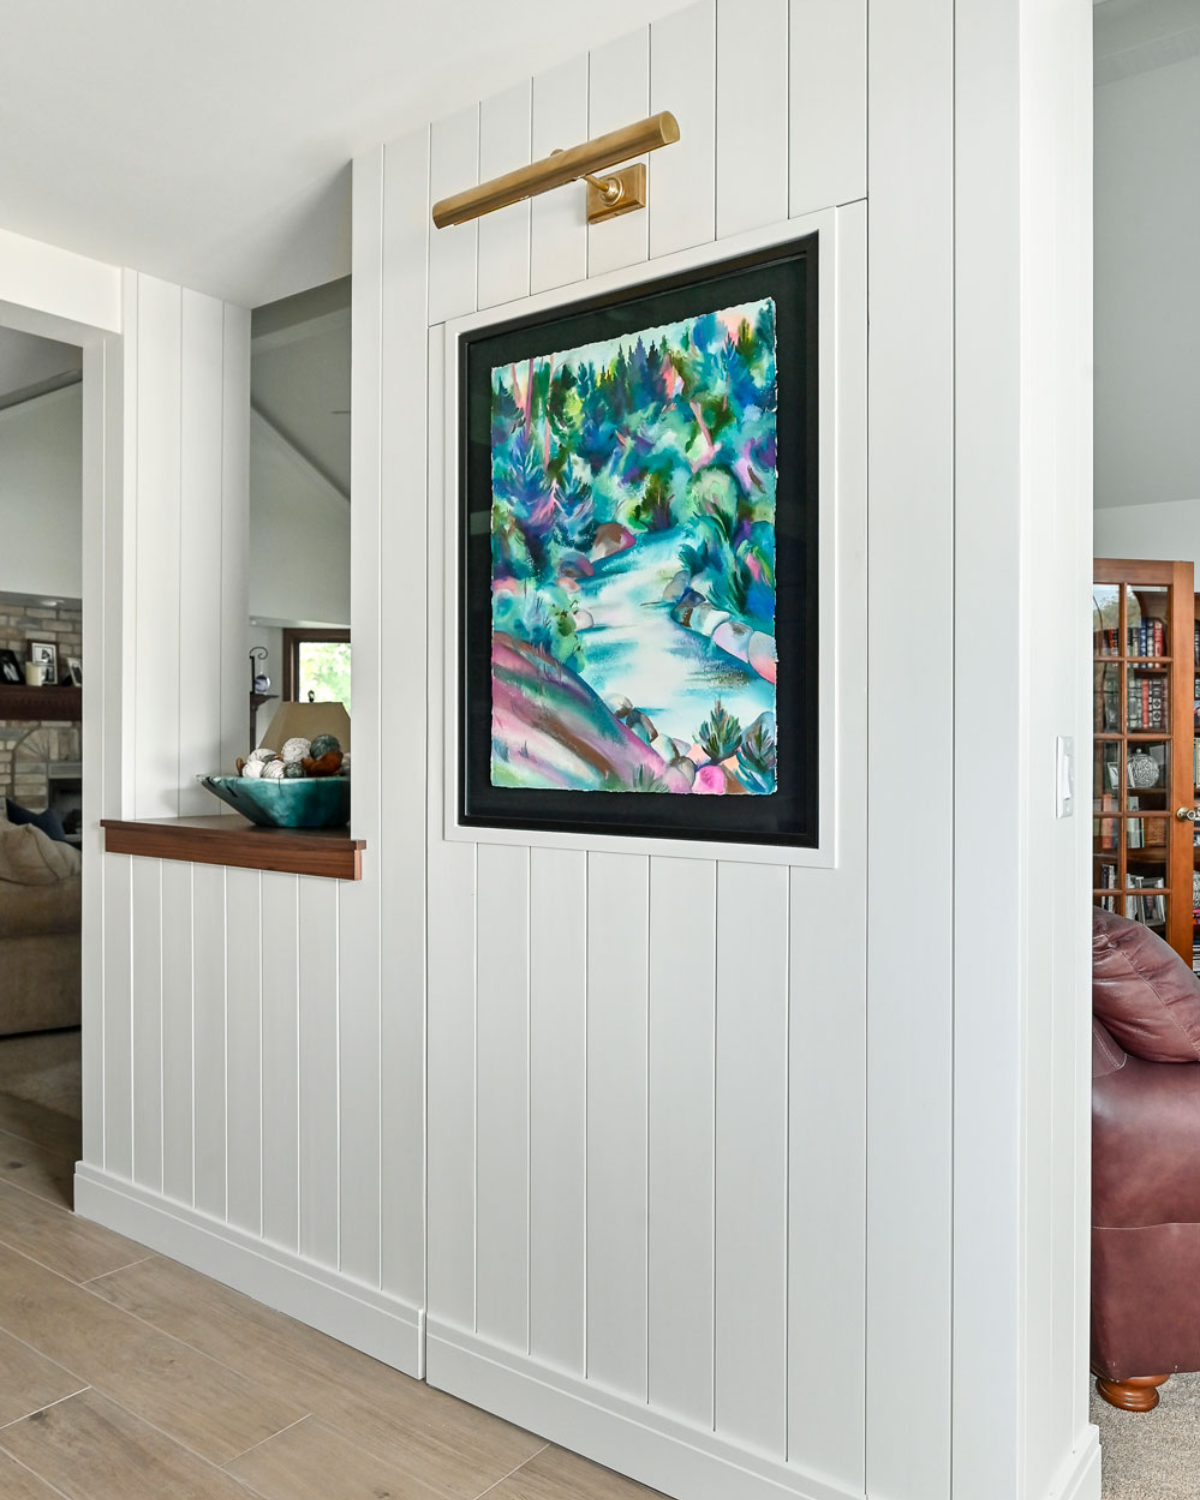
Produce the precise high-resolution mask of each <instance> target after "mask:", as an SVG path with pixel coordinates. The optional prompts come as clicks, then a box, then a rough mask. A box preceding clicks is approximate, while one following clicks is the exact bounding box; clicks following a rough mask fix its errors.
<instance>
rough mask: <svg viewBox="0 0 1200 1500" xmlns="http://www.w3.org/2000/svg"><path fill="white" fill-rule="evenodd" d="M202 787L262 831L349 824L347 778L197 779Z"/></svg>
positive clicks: (239, 777)
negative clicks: (264, 829)
mask: <svg viewBox="0 0 1200 1500" xmlns="http://www.w3.org/2000/svg"><path fill="white" fill-rule="evenodd" d="M196 780H197V781H198V782H199V783H200V785H201V786H202V787H205V788H206V789H207V790H208V791H210V792H211V793H212V794H213V796H214V797H219V798H220V799H221V801H222V802H224V803H226V804H228V806H230V807H232V808H233V810H234V812H239V813H241V815H242V816H243V817H244V818H249V819H250V821H251V822H252V823H257V824H259V826H260V827H262V828H344V827H345V826H346V824H347V823H348V822H349V821H350V778H349V777H348V776H315V777H307V776H306V777H301V778H298V779H295V780H292V779H278V780H270V781H268V780H265V779H263V778H262V777H249V776H197V778H196Z"/></svg>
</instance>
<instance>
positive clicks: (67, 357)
mask: <svg viewBox="0 0 1200 1500" xmlns="http://www.w3.org/2000/svg"><path fill="white" fill-rule="evenodd" d="M82 365H83V351H82V350H81V349H79V348H77V347H76V346H75V345H74V344H60V343H57V342H56V341H55V340H54V339H39V338H35V337H34V336H33V334H31V333H18V332H17V330H16V329H15V328H0V402H3V401H4V399H5V398H6V397H11V396H13V395H15V394H16V393H18V392H24V391H28V392H29V393H30V394H31V395H32V394H35V393H36V392H37V391H38V390H40V389H41V388H43V387H44V386H45V384H46V382H47V381H55V380H57V379H59V377H61V376H63V375H66V374H67V373H69V372H74V371H76V370H79V369H81V368H82Z"/></svg>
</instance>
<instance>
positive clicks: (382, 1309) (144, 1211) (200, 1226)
mask: <svg viewBox="0 0 1200 1500" xmlns="http://www.w3.org/2000/svg"><path fill="white" fill-rule="evenodd" d="M75 1211H76V1213H78V1214H81V1215H82V1216H83V1217H84V1218H85V1219H94V1220H95V1221H96V1223H97V1224H103V1225H104V1226H105V1227H106V1228H108V1229H115V1230H116V1231H117V1233H118V1234H124V1235H127V1236H128V1237H129V1238H130V1239H133V1240H138V1241H139V1242H140V1243H141V1244H143V1245H147V1246H149V1248H150V1249H151V1250H157V1251H159V1252H160V1253H161V1254H162V1255H167V1256H170V1257H171V1259H172V1260H178V1261H182V1262H183V1264H184V1265H185V1266H191V1267H192V1268H193V1269H194V1270H197V1271H202V1272H203V1273H204V1275H206V1276H211V1277H213V1278H214V1280H216V1281H222V1282H224V1283H225V1284H226V1285H227V1286H231V1287H233V1288H234V1289H235V1290H236V1291H239V1292H244V1293H245V1294H246V1295H247V1296H248V1297H253V1298H254V1299H255V1300H256V1301H258V1302H263V1303H265V1304H266V1305H267V1306H268V1307H274V1308H277V1309H278V1310H279V1311H280V1312H284V1313H287V1314H289V1316H291V1317H293V1318H296V1319H298V1320H299V1321H300V1322H302V1323H307V1324H309V1325H310V1326H311V1327H313V1328H317V1329H320V1331H321V1332H322V1333H327V1334H329V1336H330V1337H331V1338H335V1339H338V1340H340V1341H341V1342H342V1343H343V1344H349V1345H350V1346H351V1347H352V1348H354V1349H359V1350H361V1351H362V1352H363V1353H364V1354H369V1355H371V1356H372V1358H374V1359H378V1360H381V1361H382V1362H383V1363H384V1364H387V1365H391V1366H393V1368H395V1369H397V1370H402V1371H403V1372H404V1373H405V1374H406V1375H412V1376H415V1377H416V1378H417V1379H420V1378H421V1377H422V1376H423V1374H424V1359H423V1353H424V1337H423V1333H424V1328H423V1324H424V1317H425V1314H424V1312H423V1310H422V1309H420V1308H417V1307H413V1306H411V1305H410V1304H409V1303H407V1302H402V1301H401V1300H400V1299H399V1298H397V1297H392V1296H389V1295H388V1294H387V1293H386V1292H381V1291H379V1290H378V1289H377V1288H375V1287H369V1286H366V1285H365V1284H364V1283H362V1282H358V1281H353V1280H351V1278H350V1277H348V1276H342V1275H339V1274H338V1273H337V1272H336V1271H329V1270H326V1269H325V1267H323V1266H318V1265H314V1264H313V1263H312V1262H311V1261H307V1260H304V1259H303V1258H302V1257H301V1256H299V1255H293V1254H291V1253H290V1252H289V1251H286V1250H280V1249H278V1248H277V1247H276V1246H274V1245H268V1244H265V1243H264V1242H263V1241H262V1240H258V1239H255V1238H254V1236H253V1235H249V1234H246V1233H244V1232H243V1231H242V1230H240V1229H235V1228H233V1227H231V1226H230V1225H228V1224H222V1223H221V1222H220V1221H219V1220H217V1219H210V1218H209V1217H208V1216H207V1215H205V1214H201V1213H197V1212H196V1211H195V1210H194V1209H190V1208H187V1207H185V1206H184V1205H183V1204H181V1203H173V1202H171V1201H170V1199H167V1198H162V1197H160V1196H159V1195H158V1194H156V1193H149V1192H147V1191H146V1190H145V1189H144V1188H140V1187H137V1186H135V1185H134V1184H133V1183H131V1182H126V1181H124V1180H123V1179H121V1178H119V1177H111V1176H109V1175H108V1174H107V1173H104V1172H99V1171H97V1170H96V1169H95V1168H94V1167H89V1166H88V1165H87V1164H86V1163H85V1162H80V1163H78V1165H77V1166H76V1168H75Z"/></svg>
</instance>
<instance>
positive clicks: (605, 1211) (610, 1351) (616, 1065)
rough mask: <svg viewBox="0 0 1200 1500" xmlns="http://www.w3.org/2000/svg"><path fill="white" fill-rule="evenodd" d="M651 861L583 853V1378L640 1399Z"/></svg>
mask: <svg viewBox="0 0 1200 1500" xmlns="http://www.w3.org/2000/svg"><path fill="white" fill-rule="evenodd" d="M649 863H650V862H649V860H647V859H645V858H643V857H641V856H639V855H630V854H589V855H588V962H587V994H588V1020H587V1046H588V1055H587V1374H588V1378H589V1380H594V1381H596V1382H597V1384H599V1385H602V1386H607V1387H608V1388H609V1389H611V1390H614V1391H619V1392H620V1393H622V1394H623V1395H626V1396H630V1397H632V1398H634V1399H636V1400H639V1401H644V1400H645V1399H646V1216H647V1203H646V1188H647V1171H646V1124H647V1122H646V1089H647V1056H646V1048H647V968H648V961H649V954H648V925H649V924H648V901H649V894H650V893H649Z"/></svg>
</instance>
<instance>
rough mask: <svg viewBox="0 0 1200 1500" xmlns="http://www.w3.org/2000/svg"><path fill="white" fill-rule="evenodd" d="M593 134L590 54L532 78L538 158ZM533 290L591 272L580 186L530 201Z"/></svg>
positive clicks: (534, 154)
mask: <svg viewBox="0 0 1200 1500" xmlns="http://www.w3.org/2000/svg"><path fill="white" fill-rule="evenodd" d="M587 138H588V60H587V55H586V54H584V55H581V56H580V57H576V58H572V60H571V61H570V62H567V63H563V64H562V65H561V66H560V67H557V68H551V69H550V71H549V72H546V73H539V74H538V76H537V77H536V78H535V79H534V80H533V145H532V151H533V159H534V161H540V160H541V158H542V157H543V156H549V155H550V153H551V151H555V150H565V149H566V148H567V147H568V146H577V145H579V143H580V142H581V141H586V140H587ZM530 213H531V215H532V244H531V246H530V288H531V290H532V291H535V292H544V291H546V290H548V289H549V288H550V287H556V286H566V285H567V284H568V283H569V282H572V281H582V280H583V278H584V277H585V276H586V275H587V253H588V226H587V209H586V191H585V189H584V187H583V186H582V185H581V184H578V183H576V184H574V185H572V186H571V187H564V188H559V189H558V190H557V191H556V192H553V193H543V194H542V195H541V197H540V198H534V199H533V201H532V202H531V204H530Z"/></svg>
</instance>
